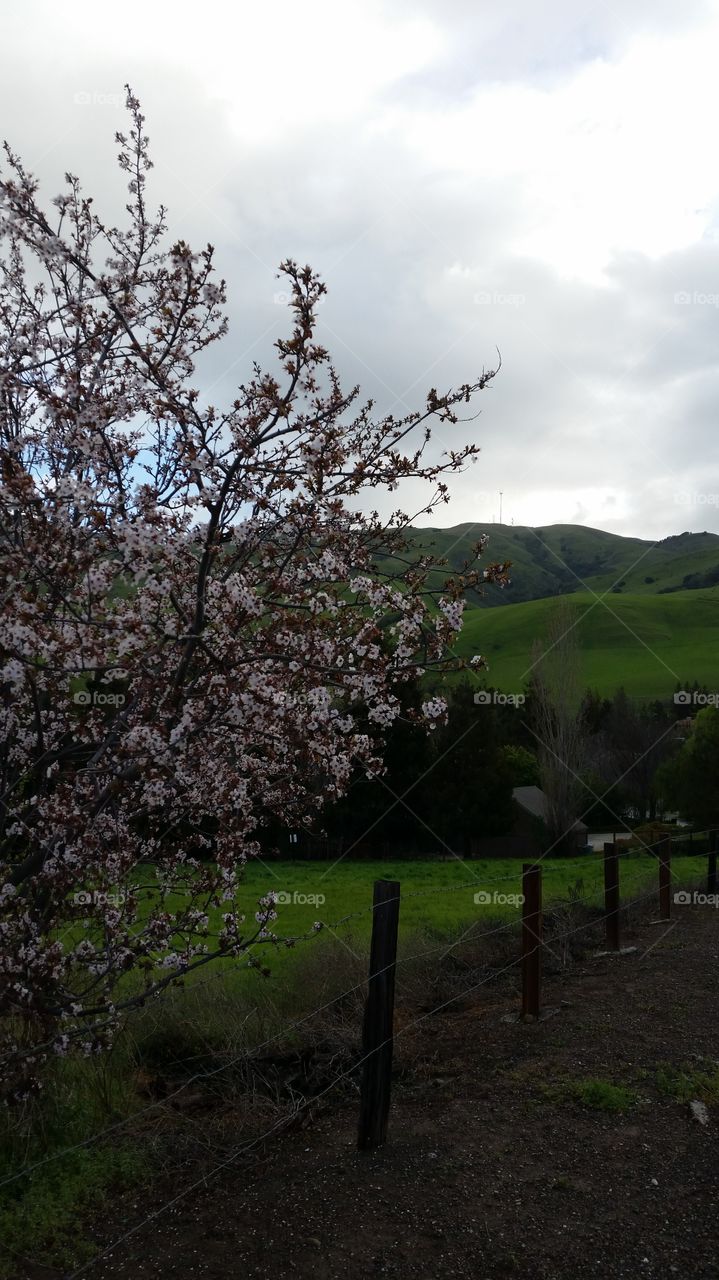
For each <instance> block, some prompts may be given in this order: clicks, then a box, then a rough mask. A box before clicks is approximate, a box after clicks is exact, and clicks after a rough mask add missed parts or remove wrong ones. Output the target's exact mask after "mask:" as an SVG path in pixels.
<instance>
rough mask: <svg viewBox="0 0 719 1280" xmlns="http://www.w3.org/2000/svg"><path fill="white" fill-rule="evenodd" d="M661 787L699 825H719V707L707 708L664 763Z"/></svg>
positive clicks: (685, 815) (671, 801)
mask: <svg viewBox="0 0 719 1280" xmlns="http://www.w3.org/2000/svg"><path fill="white" fill-rule="evenodd" d="M658 786H660V787H661V788H662V790H663V793H664V794H665V796H666V797H667V799H668V801H669V802H670V803H671V804H673V805H675V806H676V807H677V808H678V809H679V811H680V813H681V814H682V816H683V817H685V818H687V819H688V820H689V821H690V822H692V823H693V824H694V825H695V826H696V827H719V710H717V708H716V707H713V706H712V707H705V708H703V710H701V711H699V712H698V713H697V715H696V717H695V719H694V723H693V726H692V729H691V732H690V734H689V736H688V738H687V739H686V741H685V742H684V743H683V745H682V746H681V748H680V750H679V752H678V754H677V755H676V757H675V758H674V759H673V760H671V761H668V762H667V763H665V764H664V765H663V766H662V769H661V771H660V775H659V778H658Z"/></svg>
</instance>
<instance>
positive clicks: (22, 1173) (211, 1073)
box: [0, 855, 662, 1256]
mask: <svg viewBox="0 0 719 1280" xmlns="http://www.w3.org/2000/svg"><path fill="white" fill-rule="evenodd" d="M540 863H541V859H539V860H538V861H537V863H535V864H533V865H537V866H538V865H540ZM571 865H583V866H584V867H585V868H586V867H587V866H596V865H597V862H596V861H593V860H592V859H591V855H585V857H584V858H583V859H580V860H577V861H576V862H567V861H564V860H562V861H561V862H560V863H558V865H556V866H553V867H551V868H548V869H547V872H546V874H548V875H551V874H557V873H559V872H560V871H563V870H564V869H565V868H566V867H567V866H571ZM661 866H662V863H661V862H660V871H661ZM518 878H519V877H518V875H516V874H515V875H513V876H504V877H500V878H497V879H496V880H494V881H485V882H483V883H485V884H491V883H495V884H499V883H506V882H508V881H514V882H515V883H516V881H517V879H518ZM477 883H478V881H477V880H475V881H472V882H468V883H466V884H462V885H457V886H449V887H445V888H442V889H435V890H420V891H416V892H415V891H412V892H410V893H408V894H405V895H402V894H400V895H397V896H398V898H399V899H400V901H406V900H408V899H412V898H415V897H426V896H429V895H430V894H435V893H441V892H458V891H460V890H465V889H467V888H476V886H477ZM595 892H596V890H595ZM654 896H655V891H650V892H649V893H647V894H643V895H641V896H640V897H638V898H636V899H632V900H630V901H628V902H623V903H621V910H625V909H628V908H629V907H632V906H635V905H637V904H638V903H640V902H642V901H645V900H647V899H648V898H651V897H654ZM588 897H589V895H588V894H584V895H580V897H579V898H578V899H575V901H587V900H588ZM386 901H389V902H392V901H394V899H393V898H392V897H390V898H388V899H387V900H386ZM560 901H561V900H560ZM377 905H378V904H377V903H373V904H372V905H371V906H370V907H369V908H365V909H363V910H362V911H359V912H353V913H350V914H349V915H348V916H346V917H342V919H341V920H339V921H338V922H336V924H334V925H325V926H324V927H325V928H328V929H334V928H339V927H340V926H341V925H342V924H343V923H344V922H345V921H346V920H348V919H353V918H355V917H360V916H365V915H367V914H368V912H370V911H372V912H374V911H375V910H376V908H377ZM551 905H552V904H551V903H550V904H548V906H549V907H550V909H551ZM476 923H479V922H473V924H472V925H470V926H469V929H472V928H474V927H475V924H476ZM596 923H597V921H594V920H593V921H590V922H588V923H587V924H585V925H581V926H579V928H578V929H575V930H571V931H570V932H569V933H568V934H564V935H562V934H560V935H558V936H554V935H553V936H552V943H555V942H561V941H563V939H564V938H565V937H569V936H571V935H572V934H573V933H576V932H581V931H582V930H583V929H586V928H591V927H593V926H596ZM517 927H518V922H517V921H513V920H510V921H507V922H506V923H504V924H502V925H499V926H497V927H496V928H493V929H489V930H484V931H483V932H482V933H480V934H479V935H477V936H475V937H474V938H471V939H470V938H468V937H467V934H468V933H469V930H467V931H466V932H465V934H464V935H462V936H461V937H460V938H458V939H455V940H454V941H450V940H449V939H444V940H443V941H442V942H441V943H439V944H438V945H437V946H433V947H430V948H426V949H424V950H423V951H419V952H415V953H414V954H411V955H409V956H403V957H399V958H395V960H394V961H392V962H391V963H390V964H389V965H387V966H386V968H390V967H394V966H395V965H399V964H407V963H410V962H412V961H415V960H421V959H424V958H425V957H429V956H431V955H436V954H437V952H439V951H442V952H443V953H444V954H445V955H446V954H448V953H449V952H450V951H452V950H454V949H455V948H456V947H458V946H460V945H463V944H465V945H466V943H467V942H469V941H473V942H480V941H483V940H484V939H486V938H489V937H492V936H494V935H496V934H499V933H503V932H506V931H508V930H510V929H516V928H517ZM308 936H310V935H308ZM315 936H316V935H315ZM538 945H539V944H538ZM529 954H530V955H531V952H529ZM521 962H522V957H521V956H520V958H519V960H518V961H517V963H521ZM508 967H512V966H511V965H510V966H508ZM228 972H230V971H229V970H227V971H225V972H224V973H222V974H216V975H213V977H212V978H209V979H207V980H206V982H210V981H215V980H221V979H222V980H224V979H225V978H226V977H227V973H228ZM384 972H385V969H379V970H377V974H378V975H379V974H381V973H384ZM502 972H504V969H501V970H499V971H498V973H496V974H492V975H490V976H489V978H487V979H486V980H487V981H491V980H492V978H493V977H498V976H500V974H501V973H502ZM201 985H205V984H204V983H200V984H197V986H198V987H199V986H201ZM479 985H482V984H479ZM365 987H366V980H364V979H363V980H362V981H361V982H358V983H356V984H355V985H354V986H353V987H350V988H348V989H347V990H346V991H343V992H341V993H340V994H339V995H337V996H334V997H333V998H332V999H331V1000H328V1001H326V1002H325V1003H324V1004H322V1005H319V1006H317V1007H316V1008H315V1009H313V1010H311V1011H310V1012H309V1013H307V1014H305V1015H303V1017H301V1018H299V1019H296V1020H294V1021H292V1022H290V1023H288V1024H286V1025H285V1026H284V1027H282V1028H281V1029H280V1030H279V1031H278V1032H276V1033H275V1034H274V1035H272V1036H270V1037H269V1038H268V1039H266V1040H265V1041H263V1042H262V1043H261V1044H259V1045H256V1046H254V1047H253V1048H251V1049H249V1050H247V1049H245V1050H243V1051H242V1052H241V1053H239V1054H237V1055H236V1056H235V1057H234V1058H231V1059H230V1060H229V1061H228V1062H224V1063H222V1064H221V1065H220V1066H218V1067H214V1068H212V1069H211V1070H208V1071H201V1072H196V1073H195V1074H194V1075H192V1076H190V1077H188V1079H187V1080H186V1081H184V1082H183V1084H182V1085H180V1086H179V1087H178V1088H177V1089H175V1090H173V1092H172V1093H170V1094H168V1095H167V1096H166V1097H165V1098H160V1099H156V1100H155V1101H153V1102H151V1103H149V1104H148V1105H147V1106H145V1107H142V1108H140V1109H139V1110H138V1111H135V1112H133V1113H132V1114H131V1115H130V1116H127V1117H126V1118H125V1119H123V1120H119V1121H117V1122H116V1123H115V1124H112V1125H109V1126H107V1127H106V1128H105V1129H102V1130H100V1131H99V1132H98V1133H95V1134H92V1135H91V1136H90V1137H88V1138H85V1139H83V1140H82V1141H80V1142H78V1143H75V1144H73V1145H71V1146H69V1147H65V1148H63V1149H62V1150H61V1151H58V1152H55V1153H53V1154H52V1155H48V1156H45V1157H43V1158H42V1159H41V1160H38V1161H35V1162H33V1163H32V1164H30V1165H27V1166H25V1167H24V1168H23V1169H21V1170H19V1171H18V1172H17V1173H14V1174H11V1175H9V1176H8V1177H6V1178H3V1179H0V1188H2V1187H4V1186H7V1185H8V1184H10V1183H12V1182H15V1181H17V1180H18V1179H19V1178H22V1177H27V1176H29V1175H30V1174H32V1173H33V1172H35V1171H36V1170H37V1169H39V1168H42V1167H43V1166H45V1165H47V1164H50V1163H54V1162H55V1161H57V1160H60V1159H62V1158H64V1157H65V1156H68V1155H71V1154H73V1153H74V1152H75V1151H79V1150H82V1149H84V1148H85V1147H88V1146H91V1145H92V1144H93V1143H95V1142H98V1141H100V1140H101V1139H102V1138H104V1137H107V1136H108V1135H110V1134H113V1133H116V1132H118V1131H119V1130H121V1129H123V1128H126V1127H127V1126H129V1125H132V1124H133V1123H134V1122H135V1121H137V1120H139V1119H141V1118H142V1117H143V1116H144V1115H146V1114H148V1113H149V1112H151V1111H154V1110H158V1109H167V1107H168V1106H169V1104H170V1103H171V1102H172V1100H173V1099H174V1098H176V1097H177V1096H178V1095H179V1094H181V1093H182V1092H183V1091H184V1090H186V1089H187V1088H188V1087H189V1086H190V1085H192V1084H195V1083H198V1082H202V1081H203V1080H208V1079H212V1078H214V1077H215V1076H217V1075H219V1074H220V1073H222V1072H223V1071H229V1070H231V1069H232V1068H233V1067H234V1066H237V1065H238V1063H241V1062H250V1061H252V1060H253V1059H254V1058H256V1057H257V1056H258V1054H259V1053H261V1052H262V1050H263V1049H266V1048H267V1047H269V1045H271V1044H274V1043H276V1042H277V1041H278V1040H280V1039H281V1038H282V1037H283V1036H285V1035H287V1034H288V1033H289V1032H291V1031H294V1030H297V1029H298V1028H300V1027H302V1026H304V1025H305V1024H306V1023H307V1022H309V1021H311V1019H312V1018H314V1017H315V1016H316V1015H317V1014H319V1013H323V1012H325V1011H326V1010H327V1009H329V1008H332V1006H333V1005H336V1004H338V1003H339V1002H340V1001H342V1000H345V999H347V998H348V997H349V996H352V995H354V994H355V993H356V992H358V991H360V990H363V989H364V988H365ZM473 989H474V988H470V990H473ZM440 1007H441V1006H440ZM432 1012H436V1010H433V1011H432ZM427 1016H429V1015H427ZM409 1025H410V1026H411V1025H414V1024H409ZM375 1051H376V1049H375ZM362 1061H364V1059H361V1060H360V1063H356V1064H354V1066H353V1067H352V1068H351V1069H350V1070H351V1071H353V1070H355V1069H356V1067H357V1066H358V1065H361V1062H362ZM346 1074H347V1072H345V1073H343V1076H340V1077H338V1080H339V1079H342V1078H344V1075H346ZM330 1087H331V1086H330ZM319 1096H322V1095H321V1094H320V1095H319ZM260 1140H261V1139H258V1140H257V1141H260ZM100 1256H102V1255H100Z"/></svg>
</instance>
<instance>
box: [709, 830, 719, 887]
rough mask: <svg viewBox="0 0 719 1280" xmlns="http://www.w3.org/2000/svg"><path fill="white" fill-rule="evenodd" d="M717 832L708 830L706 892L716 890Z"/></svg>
mask: <svg viewBox="0 0 719 1280" xmlns="http://www.w3.org/2000/svg"><path fill="white" fill-rule="evenodd" d="M717 834H718V833H717V832H716V831H710V832H709V861H708V863H707V893H708V894H709V893H716V891H717Z"/></svg>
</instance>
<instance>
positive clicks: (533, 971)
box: [522, 862, 542, 1018]
mask: <svg viewBox="0 0 719 1280" xmlns="http://www.w3.org/2000/svg"><path fill="white" fill-rule="evenodd" d="M522 893H523V894H524V902H523V904H522V1016H525V1015H526V1014H531V1015H532V1016H533V1017H535V1018H537V1017H539V999H540V990H541V985H542V868H541V867H540V866H538V865H536V864H532V863H531V862H525V863H524V864H523V867H522Z"/></svg>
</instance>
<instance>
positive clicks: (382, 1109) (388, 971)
mask: <svg viewBox="0 0 719 1280" xmlns="http://www.w3.org/2000/svg"><path fill="white" fill-rule="evenodd" d="M399 889H400V886H399V882H398V881H397V880H375V883H374V898H373V902H374V911H373V913H372V943H371V946H370V962H369V988H368V992H367V1003H366V1005H365V1013H364V1024H363V1028H362V1054H363V1058H364V1061H363V1064H362V1084H361V1091H360V1114H359V1127H358V1131H357V1146H358V1147H359V1149H360V1151H368V1150H370V1149H371V1148H372V1147H379V1146H381V1145H382V1143H383V1142H386V1140H387V1121H388V1118H389V1103H390V1091H391V1085H392V1033H393V1022H394V973H395V964H396V961H397V929H398V925H399Z"/></svg>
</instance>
